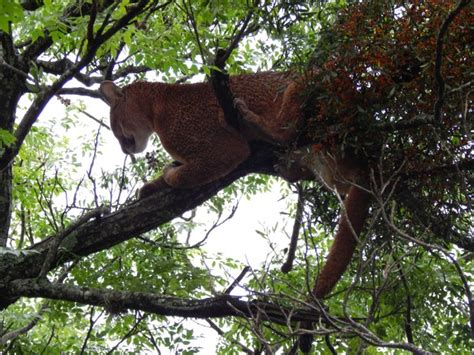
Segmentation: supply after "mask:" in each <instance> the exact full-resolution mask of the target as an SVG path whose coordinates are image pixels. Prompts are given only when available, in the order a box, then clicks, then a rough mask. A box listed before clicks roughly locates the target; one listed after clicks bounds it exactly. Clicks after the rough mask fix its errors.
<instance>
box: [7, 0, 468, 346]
mask: <svg viewBox="0 0 474 355" xmlns="http://www.w3.org/2000/svg"><path fill="white" fill-rule="evenodd" d="M468 3H469V1H466V0H462V1H458V2H455V1H454V0H450V1H438V0H428V1H423V2H418V1H387V2H377V1H357V2H349V1H348V2H345V1H330V2H328V1H291V2H278V1H264V2H261V3H259V2H254V3H253V2H248V1H237V2H236V1H227V0H226V1H212V0H210V1H209V0H206V1H203V0H202V1H168V2H166V1H163V2H158V1H145V0H141V1H112V0H104V1H95V0H92V1H70V0H61V1H21V2H16V1H3V2H1V3H0V45H1V47H0V79H1V80H2V88H0V106H1V107H0V108H1V110H2V115H1V116H0V167H1V168H0V172H1V175H0V208H2V210H0V214H1V216H0V223H3V225H0V241H1V242H2V243H3V241H5V242H4V243H3V244H2V245H0V247H2V249H1V251H0V270H2V272H3V273H4V274H3V275H2V277H1V278H0V293H3V295H1V296H0V304H1V305H2V308H4V309H3V310H2V313H1V314H0V318H1V321H0V351H1V352H12V353H17V352H18V353H52V354H55V353H58V354H59V353H63V352H74V353H76V352H99V353H102V352H115V351H117V352H125V351H126V352H152V351H154V352H160V349H167V351H169V352H174V353H183V354H192V353H198V352H200V351H206V352H209V351H212V350H210V349H208V347H209V344H207V341H206V339H204V340H205V341H202V339H200V337H201V336H202V335H200V334H202V328H200V327H198V326H197V325H196V324H195V323H193V322H189V321H183V320H182V319H181V318H179V317H170V316H167V314H168V313H165V312H164V311H161V313H160V311H154V312H153V311H147V310H144V308H143V307H142V308H140V305H135V306H136V307H135V308H133V307H130V308H126V309H123V308H121V307H118V306H117V304H116V303H114V302H113V301H110V302H104V303H102V304H100V305H97V304H95V303H93V302H87V301H84V302H76V303H73V302H68V301H67V300H68V298H67V297H65V296H64V297H61V295H60V296H58V297H56V296H54V295H50V296H48V297H44V298H40V297H38V296H37V295H34V296H31V294H30V295H29V297H30V298H27V297H22V298H20V299H18V300H16V298H15V297H7V296H6V295H7V292H11V290H10V289H9V287H10V283H12V284H13V283H14V281H17V280H16V279H15V278H14V277H13V279H12V276H11V275H14V273H15V270H16V269H17V268H18V270H23V272H24V275H23V276H21V277H19V279H20V281H21V280H22V279H23V278H25V279H29V278H31V277H33V276H31V274H29V270H28V265H29V267H30V268H31V269H34V268H39V269H41V270H42V269H43V268H42V265H39V266H38V265H37V264H38V262H37V261H36V262H35V261H34V260H40V262H43V263H44V264H43V266H44V265H46V266H47V262H46V261H44V259H47V257H46V256H45V255H46V254H48V255H49V252H48V250H46V251H45V249H42V245H43V243H44V245H51V244H47V243H49V242H50V241H51V239H49V237H50V236H55V238H56V239H57V240H59V239H60V238H62V237H64V238H67V237H71V235H72V237H71V238H70V239H74V238H75V235H74V233H75V232H77V231H78V230H80V228H81V227H82V226H83V225H94V223H100V220H101V218H104V219H105V218H106V217H107V216H106V215H100V216H98V217H97V216H95V217H93V218H89V219H90V221H89V219H87V220H86V221H85V222H84V221H82V222H81V218H83V217H84V216H87V214H88V213H91V212H94V211H96V209H97V208H98V207H100V206H107V208H108V210H109V212H108V213H110V214H111V215H113V214H120V213H123V211H124V210H125V209H126V208H127V207H129V206H133V205H134V204H135V203H136V202H134V201H135V196H136V189H137V188H138V187H139V186H141V184H142V183H143V181H145V180H149V179H151V178H152V177H155V176H157V175H159V174H160V173H161V171H162V170H163V169H164V168H165V166H166V164H168V163H169V158H168V156H167V155H166V153H165V152H164V150H163V149H162V147H161V145H160V143H159V142H158V141H157V140H155V141H154V142H153V143H154V144H153V146H154V148H153V149H154V150H156V151H153V152H152V151H149V152H147V154H146V155H145V156H140V157H132V158H131V159H128V158H125V159H124V158H122V157H120V158H119V159H115V158H113V157H114V156H116V155H117V149H118V145H117V144H116V142H114V141H113V137H112V134H111V132H110V130H109V129H108V127H107V124H106V123H104V122H105V121H104V120H103V117H101V116H105V114H106V113H105V112H106V111H105V106H101V104H100V103H97V102H95V101H93V99H92V98H97V92H96V91H95V86H94V85H95V84H97V83H99V82H100V81H102V80H104V79H108V80H110V79H112V80H115V81H117V82H120V83H121V84H123V83H128V82H130V81H132V80H134V79H152V80H155V79H156V78H157V77H158V78H159V79H160V80H164V81H168V82H175V81H183V80H189V79H191V78H192V80H198V79H200V78H203V77H204V75H209V74H210V73H211V71H212V70H213V69H214V63H213V58H214V56H215V54H216V51H217V49H218V48H227V47H228V46H229V44H230V43H231V42H232V39H233V38H235V35H236V34H237V33H239V31H240V30H241V29H242V28H244V33H243V38H241V40H240V42H239V46H238V47H237V49H234V51H233V53H232V55H231V56H230V57H229V59H228V60H227V61H226V68H227V69H228V71H229V72H230V73H233V74H234V73H240V72H249V71H256V70H269V69H271V70H288V69H291V70H293V71H295V72H301V73H303V74H302V78H304V79H305V80H304V83H303V84H304V90H302V91H303V92H302V96H303V100H304V102H305V113H306V116H307V117H306V122H307V127H306V130H305V134H306V137H304V138H305V139H306V140H308V141H310V144H311V149H313V150H314V151H318V150H319V149H321V147H322V146H325V147H333V148H334V149H342V150H351V151H354V152H355V154H356V155H357V156H359V157H363V159H364V160H366V161H368V164H369V168H370V171H371V173H372V175H371V176H370V178H371V186H370V188H371V193H372V195H373V205H372V207H371V212H372V213H371V218H370V220H369V221H368V223H367V226H366V230H365V233H364V235H363V236H361V238H360V241H359V248H358V251H357V255H356V256H355V258H354V260H353V262H352V264H351V267H350V268H349V270H348V271H347V272H346V274H345V275H344V277H343V279H342V280H341V281H340V282H339V284H338V285H337V287H336V289H335V290H334V291H333V293H332V294H331V295H329V296H328V297H327V298H326V299H324V300H323V302H324V304H323V305H322V306H320V305H317V304H316V305H315V304H314V303H311V302H309V301H308V296H307V295H308V293H309V290H310V289H311V288H312V287H313V283H314V280H315V278H317V275H318V271H319V269H320V267H321V266H322V265H323V263H324V255H325V254H326V253H327V251H328V249H329V247H330V244H331V236H332V234H333V230H334V228H335V226H336V223H337V218H338V215H339V214H340V211H339V206H340V202H341V201H340V200H339V199H338V198H337V197H336V196H334V195H333V194H332V193H330V192H328V191H326V190H325V189H324V188H323V187H322V186H320V185H319V184H317V183H316V182H313V181H310V182H299V183H298V185H297V186H295V185H291V186H290V187H289V188H288V187H287V185H284V187H283V188H281V191H280V194H279V195H280V196H281V198H282V199H283V198H285V197H288V196H294V195H295V193H294V192H295V191H296V192H297V193H299V195H300V198H302V199H303V200H304V208H303V211H302V218H301V223H302V228H301V230H300V242H299V246H298V249H297V253H296V260H295V262H294V267H293V270H292V271H291V272H290V273H288V274H284V273H282V272H281V271H280V267H281V264H282V263H283V262H284V258H285V257H286V256H285V253H284V248H286V247H287V245H286V242H287V241H286V240H285V241H284V242H283V243H281V242H278V241H276V240H277V236H281V235H282V234H284V233H286V232H285V231H282V230H281V224H283V223H284V221H288V220H293V219H295V215H297V211H296V207H295V206H294V203H292V202H289V203H288V206H287V207H286V208H285V210H284V211H277V210H276V209H275V211H274V213H275V216H277V215H278V214H279V215H278V216H279V217H275V219H277V218H278V223H276V224H275V226H273V227H270V228H267V229H265V228H260V229H259V230H257V231H256V234H258V235H259V236H260V238H261V239H262V240H263V241H264V242H265V243H266V245H267V250H263V251H262V254H265V255H267V257H266V260H265V261H264V262H262V264H261V265H259V266H258V267H255V266H254V269H252V270H248V269H246V268H244V266H245V265H243V264H242V263H243V261H236V260H232V259H230V258H228V257H226V253H225V251H222V253H217V254H214V253H211V252H209V251H208V250H207V249H206V243H207V242H208V241H209V236H210V235H211V234H219V235H216V236H215V237H216V238H226V237H228V236H227V235H225V234H226V233H225V232H222V233H219V231H220V228H221V227H220V226H221V225H222V224H225V222H227V221H228V220H229V219H231V218H234V219H236V218H237V217H236V215H237V213H236V212H235V208H236V205H238V204H239V203H241V204H243V203H244V202H243V201H247V200H250V201H251V204H249V205H250V206H252V204H253V203H256V201H257V200H258V195H259V194H260V193H262V192H268V191H275V188H274V187H275V184H276V183H275V182H276V181H277V180H276V179H275V178H273V177H269V176H267V175H262V174H251V175H247V176H245V177H243V178H241V179H240V180H238V181H237V182H235V183H233V184H230V185H225V184H224V185H222V186H219V189H216V191H215V192H214V193H212V195H211V196H207V197H210V198H209V199H208V198H206V199H205V200H207V201H206V202H204V203H203V204H202V206H200V207H199V208H198V209H197V210H192V211H191V212H190V213H187V214H185V215H180V214H181V213H179V212H176V211H179V209H177V208H175V207H176V206H173V203H171V204H169V205H166V206H169V208H167V209H166V210H165V211H160V212H161V213H162V214H163V215H165V214H171V217H170V218H169V220H167V222H163V223H161V224H160V225H159V226H158V227H157V228H153V229H152V230H149V228H148V229H146V230H145V229H143V228H142V229H140V230H139V231H138V229H137V232H136V233H135V234H134V235H133V236H127V237H126V238H123V239H122V240H121V241H122V242H121V243H110V244H109V245H102V246H101V247H100V248H98V249H95V250H93V251H86V252H83V253H82V254H78V255H70V254H71V252H70V251H69V250H67V245H61V246H60V247H59V248H56V249H57V250H55V249H54V247H50V250H53V254H54V253H56V254H58V255H59V256H58V257H57V258H56V259H54V260H53V263H52V265H49V266H50V268H47V270H46V271H45V274H43V275H38V273H36V275H35V276H34V277H35V278H36V277H37V278H38V279H44V278H45V277H47V279H48V280H49V281H50V284H52V285H56V286H65V287H69V286H70V287H71V288H74V287H76V288H77V287H80V288H83V289H84V290H86V288H92V289H98V290H101V291H103V292H105V291H110V290H114V291H133V292H143V293H146V296H143V297H144V298H146V297H147V296H149V295H152V296H160V297H161V296H163V297H171V296H173V297H180V300H187V301H191V302H192V301H194V300H196V299H204V300H209V303H211V301H212V297H216V298H217V299H219V297H230V296H229V294H231V295H243V296H242V297H240V298H239V299H245V300H249V301H250V302H249V303H248V305H249V307H251V306H252V305H254V304H257V301H261V302H266V304H267V305H268V304H270V305H276V308H277V309H279V310H281V309H284V310H290V311H289V313H290V314H293V313H298V312H296V311H297V310H298V311H299V310H301V309H305V310H308V309H309V310H310V312H309V313H311V314H313V315H314V314H317V313H319V314H321V313H322V314H324V317H321V319H320V320H319V323H318V327H317V328H316V329H315V335H316V340H315V343H314V352H315V353H328V352H329V351H332V352H333V353H334V352H341V353H343V352H344V353H345V352H347V353H352V352H360V353H362V352H364V353H368V354H372V353H378V352H384V353H387V352H392V351H393V352H394V353H395V352H396V353H399V352H400V353H402V352H410V351H411V352H415V353H416V352H417V351H420V349H423V350H424V351H430V352H440V353H468V352H469V351H470V349H471V348H472V341H473V339H472V328H471V327H472V326H473V325H474V315H473V314H472V312H473V311H472V309H471V310H469V305H468V302H469V301H470V302H472V295H471V293H470V292H471V291H470V289H469V288H472V280H473V278H474V275H473V273H472V270H473V269H472V259H473V258H472V252H473V249H474V247H473V245H474V242H473V240H472V223H473V217H472V202H471V201H472V197H473V196H472V191H473V189H472V181H473V179H472V171H473V170H474V167H473V157H472V132H473V127H472V108H471V104H472V74H473V67H472V44H471V38H472V37H473V36H472V33H473V29H474V21H473V13H472V6H471V5H470V4H468ZM461 5H462V7H461ZM456 9H459V12H456V11H457V10H456ZM247 17H248V18H249V19H250V20H249V23H248V24H247V26H246V27H245V26H244V24H245V19H246V18H247ZM448 18H451V20H450V22H448V21H447V19H448ZM443 28H444V32H443V31H442V29H443ZM440 43H441V44H443V46H442V47H441V45H440ZM66 95H74V96H66ZM79 95H81V96H89V98H87V99H85V100H84V101H82V100H79V99H78V96H79ZM66 97H68V98H66ZM69 97H70V98H69ZM20 98H21V99H22V101H19V100H20ZM56 98H57V99H56ZM19 103H21V105H19ZM23 105H24V106H25V107H26V108H25V109H23V108H22V107H23ZM17 107H19V108H18V109H17ZM102 112H103V113H102ZM3 113H5V114H3ZM7 113H8V114H7ZM12 160H13V165H12V174H11V176H10V175H9V174H8V173H6V172H8V168H6V167H7V166H8V165H9V164H10V162H11V161H12ZM111 160H114V161H113V162H112V161H111ZM4 172H5V173H4ZM10 185H11V186H12V189H11V191H12V193H11V194H10V192H9V191H10V188H9V186H10ZM217 190H220V191H218V192H217ZM204 193H205V192H202V194H204ZM165 196H169V195H165ZM171 196H173V195H171ZM197 196H199V193H198V194H197ZM196 198H197V197H196ZM187 202H189V203H190V205H192V204H191V202H192V201H187ZM10 205H11V206H12V208H11V211H12V212H11V218H8V221H6V220H5V219H4V217H9V216H10V213H9V206H10ZM149 208H152V206H150V207H149ZM272 208H273V206H272ZM3 209H4V210H5V213H4V212H3ZM202 215H205V216H206V217H205V218H202V217H201V216H202ZM236 222H237V223H239V224H241V225H242V224H247V223H250V221H247V220H245V221H242V220H237V221H236ZM138 225H139V221H137V226H138ZM117 228H118V227H117ZM137 228H139V227H137ZM5 230H6V233H5V232H4V231H5ZM112 232H115V231H113V230H103V231H102V233H103V234H107V233H112ZM77 233H79V232H77ZM78 235H79V236H80V237H83V238H84V240H81V241H80V243H84V244H87V243H89V242H90V240H89V238H87V237H88V236H83V235H81V234H80V233H79V234H78ZM97 237H100V236H99V235H98V236H97ZM132 237H135V238H133V239H132ZM285 239H286V238H285ZM123 240H126V241H123ZM80 243H79V244H80ZM256 245H259V244H257V243H255V245H246V246H245V248H248V249H253V248H256ZM64 250H67V251H66V252H64ZM38 255H42V256H44V259H34V258H37V257H38ZM53 256H54V255H53ZM30 260H33V262H32V264H28V262H30ZM35 263H36V265H35ZM24 265H27V266H26V267H25V266H24ZM21 268H24V269H21ZM242 269H243V270H244V271H242ZM241 271H242V273H241V276H242V279H241V280H240V281H239V286H238V287H237V286H236V285H233V280H234V279H235V278H236V275H238V274H239V272H241ZM40 273H41V272H40ZM56 291H57V290H56ZM83 293H84V294H85V293H87V292H86V291H84V292H83ZM236 297H237V296H236ZM15 300H16V302H15ZM168 300H169V302H170V304H169V305H168V306H169V307H168V309H167V311H169V309H173V307H176V308H179V302H180V301H177V300H176V299H174V298H173V299H172V298H169V299H168ZM254 301H255V303H253V302H254ZM229 302H230V301H229ZM6 303H7V304H8V305H9V306H8V308H6V307H5V304H6ZM187 305H188V304H187ZM257 307H258V306H257ZM273 310H274V309H273ZM274 311H275V310H274ZM275 312H276V311H275ZM469 312H471V313H469ZM270 313H271V312H270ZM276 313H277V312H276ZM199 314H200V316H199V317H200V318H204V319H205V320H206V322H208V323H207V324H208V326H209V327H210V328H209V329H207V330H206V337H208V335H207V334H208V333H209V331H211V332H212V334H216V335H217V334H218V335H220V340H219V343H218V344H217V349H216V351H217V353H221V354H238V353H242V352H246V353H261V352H266V353H276V352H279V353H287V352H291V351H294V350H295V340H296V339H297V335H298V325H297V322H294V321H292V320H290V319H286V320H285V321H283V322H282V321H281V319H280V322H277V321H275V319H273V321H267V319H266V316H267V314H266V313H265V312H262V313H258V314H257V312H256V313H255V314H253V316H252V315H250V316H249V315H245V314H243V312H241V314H238V315H239V316H235V317H223V318H219V319H217V320H216V319H215V318H213V317H210V316H209V317H205V316H203V315H202V313H199ZM287 315H288V314H287ZM275 318H277V316H275ZM469 321H471V324H469ZM203 344H204V345H203ZM203 347H204V349H203ZM393 349H396V350H393Z"/></svg>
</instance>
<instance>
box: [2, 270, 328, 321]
mask: <svg viewBox="0 0 474 355" xmlns="http://www.w3.org/2000/svg"><path fill="white" fill-rule="evenodd" d="M8 289H9V291H8V292H9V294H8V295H9V296H10V297H19V296H23V297H42V298H48V299H56V300H63V301H71V302H77V303H80V304H87V305H93V306H100V307H104V308H105V309H107V310H109V311H110V312H113V313H117V312H123V311H126V310H137V311H145V312H150V313H155V314H159V315H163V316H176V317H185V318H187V317H193V318H204V319H206V318H221V317H229V316H235V317H244V318H249V317H255V316H256V315H257V314H259V316H260V317H261V319H262V320H267V321H272V322H276V323H279V324H287V323H288V322H297V321H300V320H303V319H311V320H313V321H320V319H319V315H318V314H316V313H315V312H313V311H309V310H295V309H287V308H286V307H283V306H280V305H278V304H273V303H270V302H265V301H258V300H250V301H243V300H241V299H240V297H234V296H230V295H221V296H216V297H211V298H205V299H200V300H197V299H183V298H178V297H171V296H163V295H157V294H153V293H145V292H130V291H112V290H108V289H91V288H80V287H77V286H72V285H66V284H61V283H50V282H49V281H47V280H44V279H21V280H15V281H12V282H11V283H10V285H9V288H8Z"/></svg>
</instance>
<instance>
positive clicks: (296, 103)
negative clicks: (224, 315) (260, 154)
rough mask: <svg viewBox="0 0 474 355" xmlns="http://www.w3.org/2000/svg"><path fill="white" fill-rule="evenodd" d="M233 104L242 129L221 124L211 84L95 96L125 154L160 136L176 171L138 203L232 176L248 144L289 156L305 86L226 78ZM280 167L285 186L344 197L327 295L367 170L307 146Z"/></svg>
mask: <svg viewBox="0 0 474 355" xmlns="http://www.w3.org/2000/svg"><path fill="white" fill-rule="evenodd" d="M230 90H231V91H232V93H233V95H234V97H235V98H236V99H235V100H234V105H235V107H236V109H237V110H238V111H239V112H240V114H241V116H242V118H243V120H244V123H243V124H242V125H240V129H236V128H234V127H232V126H230V125H229V124H228V123H227V122H226V119H225V116H224V113H223V110H222V108H221V107H220V105H219V103H218V100H217V98H216V97H215V94H214V91H213V89H212V87H211V85H210V84H208V83H197V84H163V83H150V82H136V83H133V84H130V85H127V86H125V87H123V88H120V87H118V86H116V85H115V84H114V83H113V82H110V81H104V82H103V83H102V84H101V87H100V92H101V93H102V96H103V97H104V99H105V101H106V102H107V103H108V104H109V105H110V121H111V128H112V131H113V133H114V135H115V136H116V137H117V139H118V140H119V142H120V145H121V147H122V150H123V152H124V153H126V154H134V153H139V152H141V151H143V150H144V149H145V147H146V145H147V141H148V138H149V137H150V135H151V134H152V133H157V134H158V136H159V137H160V140H161V143H162V145H163V147H164V148H165V150H166V151H167V152H168V153H169V154H170V155H171V157H173V158H174V159H175V160H176V161H177V162H178V164H173V165H170V166H169V167H167V168H166V169H165V171H164V173H163V175H162V176H161V177H159V178H158V179H157V180H154V181H152V182H149V183H147V184H145V185H144V186H143V187H142V189H141V191H140V198H144V197H146V196H148V195H150V194H152V193H153V192H154V191H156V190H157V189H160V187H162V186H164V185H169V186H171V187H173V188H177V189H180V188H193V187H197V186H200V185H204V184H207V183H209V182H212V181H215V180H216V179H218V178H220V177H222V176H225V175H227V174H229V173H230V172H231V171H233V170H234V169H236V167H237V166H238V165H239V164H241V163H242V162H243V161H245V160H246V159H247V158H248V157H249V154H250V148H249V142H250V141H253V140H265V141H269V142H272V143H274V144H277V145H280V146H281V145H287V146H288V148H289V149H291V145H292V143H294V142H295V140H296V139H297V137H298V135H299V133H300V129H301V127H302V126H303V121H304V114H303V110H302V107H303V106H304V102H303V99H302V91H303V90H304V81H303V80H302V79H301V78H298V77H296V76H294V75H291V74H288V73H275V72H262V73H256V74H248V75H238V76H231V77H230ZM289 156H290V161H289V162H283V163H282V164H281V166H279V167H277V170H278V171H279V173H280V174H281V175H282V176H283V177H286V178H287V179H288V180H293V181H294V180H298V179H303V178H308V177H309V176H310V175H312V176H313V177H316V178H318V179H320V180H321V181H322V182H323V183H324V185H325V186H327V187H328V188H329V189H331V190H333V191H335V192H336V193H338V194H340V195H345V201H344V208H343V209H342V212H341V217H340V221H339V226H338V229H337V232H336V235H335V239H334V243H333V246H332V248H331V250H330V252H329V255H328V258H327V261H326V264H325V266H324V268H323V269H322V271H321V273H320V275H319V277H318V279H317V281H316V283H315V286H314V289H313V296H314V297H316V298H318V299H321V298H323V297H324V296H326V295H327V294H328V293H329V292H330V291H331V289H332V288H333V287H334V285H335V284H336V283H337V281H338V280H339V279H340V278H341V276H342V274H343V272H344V271H345V269H346V267H347V265H348V264H349V263H350V260H351V258H352V255H353V252H354V250H355V248H356V246H357V237H358V235H359V234H360V232H361V230H362V228H363V225H364V221H365V219H366V217H367V212H368V208H369V203H370V199H369V194H368V193H367V192H366V191H365V189H364V188H361V186H363V185H364V183H365V182H364V177H365V172H366V168H365V164H364V162H362V161H360V160H358V159H356V158H355V157H353V156H351V155H350V154H344V155H342V154H341V153H340V149H335V148H334V147H327V148H326V147H324V146H321V144H314V145H309V146H307V147H303V148H301V149H297V150H294V151H293V152H291V153H290V154H289Z"/></svg>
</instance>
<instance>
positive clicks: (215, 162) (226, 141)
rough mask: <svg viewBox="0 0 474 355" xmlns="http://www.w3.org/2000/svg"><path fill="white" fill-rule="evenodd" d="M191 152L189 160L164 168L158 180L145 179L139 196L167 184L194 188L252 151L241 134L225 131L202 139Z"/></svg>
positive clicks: (215, 178) (235, 164) (205, 182)
mask: <svg viewBox="0 0 474 355" xmlns="http://www.w3.org/2000/svg"><path fill="white" fill-rule="evenodd" d="M193 150H194V154H188V156H187V160H186V161H185V162H181V163H180V164H172V165H169V166H168V167H166V168H165V170H164V172H163V174H162V175H161V176H160V177H159V178H158V179H156V180H154V181H151V182H148V183H146V184H145V185H144V186H143V187H142V189H141V190H140V194H139V197H140V198H144V197H146V196H149V195H151V194H153V193H154V192H156V191H158V190H160V189H161V188H163V187H164V186H171V187H173V188H178V189H184V188H193V187H196V186H200V185H204V184H207V183H209V182H212V181H215V180H217V179H219V178H221V177H223V176H225V175H227V174H228V173H230V172H231V171H232V170H234V169H235V168H236V167H237V166H238V165H239V164H240V163H242V162H243V161H244V160H245V159H247V158H248V156H249V155H250V148H249V146H248V143H247V141H246V140H244V139H243V138H242V137H240V136H234V135H233V136H229V135H225V134H223V135H222V136H221V137H219V138H218V139H217V138H215V137H214V139H213V140H212V143H209V144H206V141H204V140H203V141H201V142H199V144H198V145H196V147H195V148H194V149H193Z"/></svg>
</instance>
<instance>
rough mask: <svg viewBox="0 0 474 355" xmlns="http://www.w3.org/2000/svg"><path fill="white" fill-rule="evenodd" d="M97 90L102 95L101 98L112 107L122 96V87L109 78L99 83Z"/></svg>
mask: <svg viewBox="0 0 474 355" xmlns="http://www.w3.org/2000/svg"><path fill="white" fill-rule="evenodd" d="M99 92H100V94H101V95H102V99H103V100H104V101H105V102H106V103H107V104H108V105H109V106H110V107H114V106H115V105H116V104H117V102H119V101H120V99H121V98H122V96H123V90H122V88H120V87H118V86H117V85H115V84H114V83H113V81H110V80H104V81H103V82H101V83H100V88H99Z"/></svg>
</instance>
